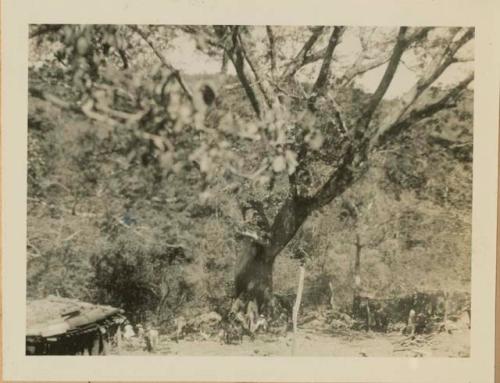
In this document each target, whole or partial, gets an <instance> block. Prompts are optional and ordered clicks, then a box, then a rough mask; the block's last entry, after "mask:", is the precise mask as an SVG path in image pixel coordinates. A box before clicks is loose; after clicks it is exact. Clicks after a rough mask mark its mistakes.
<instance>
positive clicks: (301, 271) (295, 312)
mask: <svg viewBox="0 0 500 383" xmlns="http://www.w3.org/2000/svg"><path fill="white" fill-rule="evenodd" d="M305 273H306V269H305V267H304V263H303V262H301V263H300V268H299V286H298V288H297V297H296V298H295V304H294V305H293V315H292V321H293V345H292V355H295V351H296V347H297V320H298V317H299V310H300V303H301V301H302V291H303V290H304V276H305Z"/></svg>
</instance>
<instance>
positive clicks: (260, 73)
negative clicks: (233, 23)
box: [236, 32, 279, 108]
mask: <svg viewBox="0 0 500 383" xmlns="http://www.w3.org/2000/svg"><path fill="white" fill-rule="evenodd" d="M236 33H237V42H238V44H237V48H236V49H237V50H241V52H242V54H243V56H244V57H245V60H246V61H247V63H248V65H249V66H250V69H251V70H252V72H253V74H254V76H255V80H256V82H257V85H258V87H259V89H260V91H261V92H262V94H263V95H264V99H265V100H266V102H267V104H268V105H269V107H271V108H272V107H274V106H276V105H278V103H279V101H278V99H277V97H276V94H275V92H274V90H273V88H272V87H271V85H270V83H269V81H267V78H266V75H265V72H264V70H263V69H262V68H261V66H260V64H259V61H258V59H257V58H256V57H254V55H253V54H252V52H251V50H250V49H247V47H246V44H245V41H244V40H243V38H242V36H241V34H240V33H239V32H236Z"/></svg>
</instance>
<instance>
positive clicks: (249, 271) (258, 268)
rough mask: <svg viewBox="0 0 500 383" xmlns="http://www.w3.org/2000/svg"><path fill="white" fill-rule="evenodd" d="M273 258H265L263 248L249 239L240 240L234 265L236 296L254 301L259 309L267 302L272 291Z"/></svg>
mask: <svg viewBox="0 0 500 383" xmlns="http://www.w3.org/2000/svg"><path fill="white" fill-rule="evenodd" d="M273 264H274V258H269V257H267V256H266V251H265V246H263V245H262V244H259V243H257V242H256V241H254V240H252V239H251V238H244V239H243V240H242V251H241V254H240V257H239V259H238V260H237V264H236V276H235V291H236V296H240V295H242V294H246V298H247V299H248V300H249V299H254V298H255V299H256V300H257V304H258V305H259V307H260V306H261V305H262V304H263V303H265V302H267V300H268V299H269V297H270V294H271V292H272V289H273Z"/></svg>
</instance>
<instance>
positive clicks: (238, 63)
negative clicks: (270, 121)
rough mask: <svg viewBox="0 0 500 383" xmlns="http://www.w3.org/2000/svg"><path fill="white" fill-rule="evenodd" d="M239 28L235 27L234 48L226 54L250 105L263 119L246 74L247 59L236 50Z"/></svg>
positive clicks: (233, 34)
mask: <svg viewBox="0 0 500 383" xmlns="http://www.w3.org/2000/svg"><path fill="white" fill-rule="evenodd" d="M237 28H238V27H234V29H233V32H232V47H231V48H230V49H228V48H225V49H226V53H227V56H228V57H229V58H230V60H231V62H232V63H233V65H234V69H235V70H236V75H237V76H238V79H239V80H240V83H241V85H242V86H243V89H244V91H245V93H246V95H247V97H248V100H249V101H250V104H251V105H252V108H253V110H254V111H255V113H256V115H257V117H259V118H260V117H261V108H260V102H259V100H258V99H257V95H256V93H255V91H254V89H253V87H252V85H251V83H250V81H249V79H248V76H247V74H246V73H245V59H244V57H243V53H242V52H241V50H239V49H236V46H237V44H238V37H237Z"/></svg>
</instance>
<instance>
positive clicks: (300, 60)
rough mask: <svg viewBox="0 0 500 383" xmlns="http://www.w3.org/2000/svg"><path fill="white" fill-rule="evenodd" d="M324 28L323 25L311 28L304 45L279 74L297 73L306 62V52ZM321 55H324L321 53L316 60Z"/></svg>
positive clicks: (286, 76)
mask: <svg viewBox="0 0 500 383" xmlns="http://www.w3.org/2000/svg"><path fill="white" fill-rule="evenodd" d="M324 29H325V27H314V28H313V29H312V34H311V36H310V37H309V39H308V40H307V41H306V43H305V44H304V46H303V47H302V48H301V49H300V51H299V53H298V54H297V55H296V56H295V58H294V59H293V60H291V61H290V63H289V64H288V65H287V67H286V68H285V71H284V72H283V74H282V75H281V77H282V78H290V77H292V76H293V75H295V73H297V71H298V70H299V69H300V68H301V67H302V66H304V65H305V64H306V63H307V62H306V61H307V57H308V54H309V52H310V50H311V49H312V47H313V46H314V44H315V43H316V41H318V39H319V37H320V36H321V34H322V33H323V31H324ZM323 56H324V55H321V56H320V57H319V58H318V60H319V59H320V58H321V57H323Z"/></svg>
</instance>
